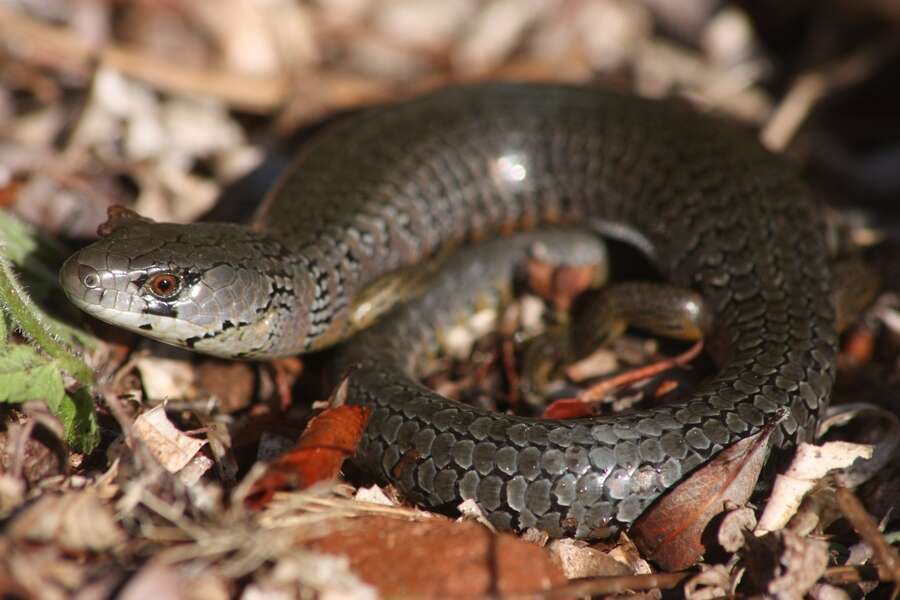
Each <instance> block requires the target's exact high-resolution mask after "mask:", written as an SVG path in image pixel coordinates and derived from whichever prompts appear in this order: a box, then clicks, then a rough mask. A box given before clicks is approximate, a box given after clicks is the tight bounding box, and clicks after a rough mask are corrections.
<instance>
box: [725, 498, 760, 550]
mask: <svg viewBox="0 0 900 600" xmlns="http://www.w3.org/2000/svg"><path fill="white" fill-rule="evenodd" d="M754 527H756V513H755V512H754V510H753V509H752V508H750V507H748V506H744V507H742V508H737V509H735V510H733V511H731V512H729V513H728V514H727V515H725V518H724V519H722V522H721V524H720V525H719V531H718V539H719V545H720V546H722V548H724V549H725V551H726V552H737V551H738V550H739V549H740V547H741V546H743V545H744V540H745V538H746V535H747V533H748V532H751V531H753V528H754Z"/></svg>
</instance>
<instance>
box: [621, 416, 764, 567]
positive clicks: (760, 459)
mask: <svg viewBox="0 0 900 600" xmlns="http://www.w3.org/2000/svg"><path fill="white" fill-rule="evenodd" d="M776 426H777V425H776V423H774V422H770V423H769V424H768V425H767V426H766V427H765V428H764V429H763V430H762V431H760V432H759V433H757V434H755V435H752V436H750V437H747V438H744V439H742V440H740V441H738V442H736V443H734V444H732V445H731V446H729V447H728V448H726V449H725V450H723V451H722V452H720V453H719V454H717V455H716V456H715V457H714V458H713V459H712V460H711V461H710V462H709V463H707V464H706V465H704V466H703V467H702V468H700V469H699V470H698V471H695V472H694V473H693V474H692V475H691V476H690V477H688V478H687V479H685V480H684V481H682V482H681V483H679V484H678V485H677V486H676V487H675V488H673V489H671V490H669V491H668V492H667V493H666V494H665V495H664V496H662V497H661V498H660V499H659V500H658V501H657V502H655V503H654V504H653V505H652V506H651V507H650V510H648V511H647V512H645V513H644V514H643V515H642V516H641V517H640V518H639V519H638V520H637V521H636V522H635V524H634V527H632V530H631V535H632V537H633V538H634V541H635V543H636V544H637V546H638V548H640V550H641V552H642V553H643V554H644V556H645V557H647V558H648V559H650V560H652V561H654V562H656V563H657V564H658V565H660V566H661V567H662V568H663V569H666V570H669V571H677V570H680V569H684V568H687V567H689V566H691V565H693V564H694V563H696V562H697V561H699V560H700V558H701V557H702V556H703V553H704V552H705V551H706V548H705V547H704V545H703V543H702V541H701V536H702V535H703V530H704V529H706V526H707V524H708V523H709V522H710V520H712V518H713V517H714V516H716V515H717V514H719V513H720V512H722V511H723V510H725V508H726V502H731V503H733V504H735V505H738V506H740V505H742V504H743V503H745V502H746V501H747V499H748V498H750V494H751V493H752V492H753V486H754V485H755V484H756V480H757V479H758V478H759V473H760V471H761V470H762V466H763V463H764V462H765V457H766V454H767V451H768V442H769V436H771V435H772V432H773V431H774V429H775V427H776Z"/></svg>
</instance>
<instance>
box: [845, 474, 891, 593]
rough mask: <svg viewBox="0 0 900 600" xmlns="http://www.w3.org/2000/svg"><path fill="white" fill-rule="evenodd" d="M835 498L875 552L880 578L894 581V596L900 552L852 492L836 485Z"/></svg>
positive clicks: (857, 531) (854, 527)
mask: <svg viewBox="0 0 900 600" xmlns="http://www.w3.org/2000/svg"><path fill="white" fill-rule="evenodd" d="M836 498H837V503H838V506H839V507H840V509H841V512H843V513H844V516H845V517H847V520H848V521H850V524H851V525H853V529H855V530H856V533H858V534H859V536H860V537H861V538H862V539H863V541H864V542H865V543H866V544H868V546H869V547H870V548H871V549H872V551H873V552H874V553H875V559H876V562H877V563H878V573H879V575H880V576H881V577H882V579H885V580H891V581H893V582H894V592H893V594H891V598H896V597H897V593H898V590H900V553H898V552H897V549H896V548H894V547H893V546H891V545H890V544H888V543H887V541H886V540H885V539H884V536H883V535H882V534H881V531H880V530H879V529H878V525H877V524H876V523H875V519H873V518H872V515H870V514H869V513H868V511H867V510H866V509H865V507H864V506H863V505H862V502H860V501H859V499H858V498H857V497H856V496H855V495H854V494H853V492H851V491H850V490H848V489H847V488H845V487H838V489H837V494H836Z"/></svg>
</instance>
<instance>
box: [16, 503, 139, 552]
mask: <svg viewBox="0 0 900 600" xmlns="http://www.w3.org/2000/svg"><path fill="white" fill-rule="evenodd" d="M8 531H9V534H10V535H11V536H12V537H13V538H14V539H24V540H29V541H32V542H49V541H54V542H56V543H57V544H59V545H60V546H62V547H63V548H65V549H67V550H70V551H84V550H87V551H91V552H102V551H104V550H109V549H110V548H112V547H113V546H115V545H116V544H119V543H122V542H123V541H124V539H125V535H124V533H123V532H122V530H121V529H120V528H119V526H118V524H117V523H116V520H115V517H114V516H113V513H112V511H111V510H110V509H109V507H108V506H107V505H106V504H103V503H102V502H101V501H100V499H99V497H98V495H97V493H96V491H95V490H93V489H90V488H89V489H85V490H78V491H71V492H66V493H65V494H62V495H51V494H46V495H44V496H41V498H40V499H39V500H38V501H37V502H35V503H34V504H32V505H31V506H29V507H28V508H27V509H25V510H24V511H23V512H22V513H20V514H19V515H17V516H16V518H15V520H14V521H13V522H12V524H11V525H10V527H9V530H8Z"/></svg>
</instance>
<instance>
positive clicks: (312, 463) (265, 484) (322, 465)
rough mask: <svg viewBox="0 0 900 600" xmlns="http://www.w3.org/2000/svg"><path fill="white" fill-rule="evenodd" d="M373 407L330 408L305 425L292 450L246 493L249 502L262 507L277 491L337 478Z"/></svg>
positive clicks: (354, 448)
mask: <svg viewBox="0 0 900 600" xmlns="http://www.w3.org/2000/svg"><path fill="white" fill-rule="evenodd" d="M371 412H372V410H371V409H370V408H368V407H365V406H346V405H345V406H338V407H336V408H329V409H327V410H325V411H323V412H322V413H321V414H320V415H318V416H317V417H315V418H314V419H312V420H311V421H310V422H309V425H307V426H306V431H304V432H303V435H302V436H301V437H300V441H299V442H297V445H296V446H295V447H294V449H293V450H291V451H289V452H287V453H286V454H284V455H282V456H281V457H280V458H279V459H278V460H277V461H275V462H274V463H272V464H271V465H269V468H268V469H267V470H266V473H265V474H264V475H263V476H262V477H260V478H259V479H258V480H257V481H256V482H255V483H254V484H253V487H252V489H251V491H250V493H249V494H248V495H247V499H246V502H247V505H248V506H249V507H250V508H253V509H257V510H258V509H259V508H262V507H263V506H265V505H266V504H268V502H269V501H270V500H271V499H272V496H273V495H274V494H275V492H276V491H279V490H284V489H301V490H302V489H305V488H308V487H309V486H311V485H313V484H315V483H318V482H320V481H327V480H330V479H334V478H335V477H337V475H338V473H339V472H340V470H341V465H342V464H343V463H344V460H345V459H346V458H348V457H350V456H353V454H355V453H356V447H357V446H358V445H359V440H360V438H361V437H362V433H363V430H364V429H365V427H366V423H367V422H368V420H369V414H370V413H371Z"/></svg>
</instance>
